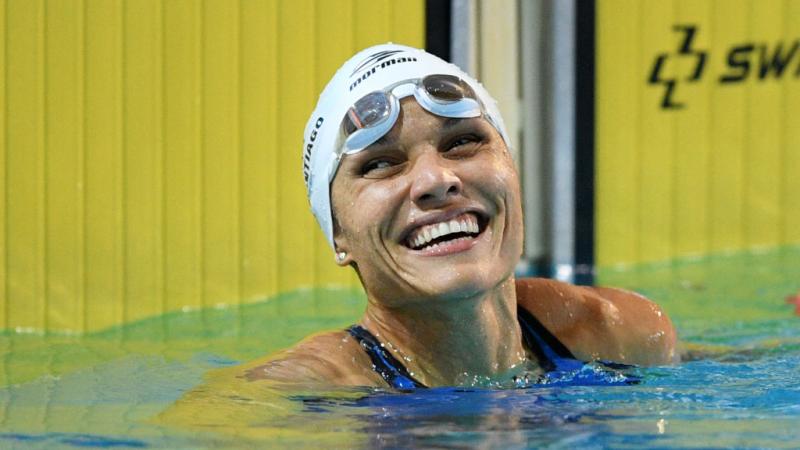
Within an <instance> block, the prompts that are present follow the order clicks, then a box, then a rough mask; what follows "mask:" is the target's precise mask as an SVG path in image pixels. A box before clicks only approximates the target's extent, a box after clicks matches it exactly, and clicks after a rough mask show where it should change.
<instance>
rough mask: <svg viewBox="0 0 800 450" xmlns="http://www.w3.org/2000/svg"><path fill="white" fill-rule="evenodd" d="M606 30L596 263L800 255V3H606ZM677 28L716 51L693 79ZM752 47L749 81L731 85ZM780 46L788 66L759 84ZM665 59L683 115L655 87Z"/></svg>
mask: <svg viewBox="0 0 800 450" xmlns="http://www.w3.org/2000/svg"><path fill="white" fill-rule="evenodd" d="M597 20H598V23H597V26H598V28H597V30H598V31H597V47H598V50H597V51H598V59H597V61H598V65H597V97H596V101H597V136H596V137H597V168H596V170H597V191H596V204H597V207H596V208H597V209H596V242H597V246H598V247H597V262H598V264H599V265H600V266H608V265H615V264H625V263H635V262H641V261H655V260H665V259H669V258H672V257H675V256H685V255H695V254H705V253H709V252H719V251H726V250H737V249H747V248H755V247H765V246H775V245H781V244H796V243H800V176H799V175H798V174H800V119H798V117H800V48H797V49H796V50H795V51H794V53H791V52H792V47H793V46H794V45H795V44H797V45H800V1H798V0H671V1H668V0H647V1H644V0H599V1H598V19H597ZM675 25H695V26H696V28H697V32H696V35H695V38H694V40H693V44H692V49H694V50H702V51H705V52H707V58H706V64H705V68H704V70H703V72H702V74H701V76H700V77H699V78H698V79H696V80H695V81H691V80H690V79H691V78H692V75H693V74H694V70H695V68H696V67H697V66H696V64H697V62H696V61H697V58H696V57H695V56H692V55H689V54H680V52H679V49H680V48H681V44H682V43H683V42H684V41H685V39H684V37H685V34H684V33H683V32H681V31H676V30H675V29H673V27H674V26H675ZM744 44H753V45H754V47H753V50H752V51H750V52H744V53H742V54H739V56H737V57H736V59H737V60H738V61H740V62H741V61H742V60H747V61H749V63H750V64H751V67H750V69H749V73H748V74H747V76H746V77H745V78H744V79H743V80H742V81H741V82H729V83H722V82H721V81H720V77H723V76H725V75H726V74H727V75H730V74H732V73H738V74H741V72H740V71H739V70H740V69H731V68H730V67H729V65H728V54H729V52H730V51H731V50H732V49H734V48H735V47H738V46H742V45H744ZM779 44H782V48H781V54H782V55H783V57H784V58H788V65H787V66H786V68H785V69H784V72H783V74H782V76H780V77H778V76H776V75H775V72H774V71H773V72H771V73H770V74H768V75H766V76H765V77H764V78H763V79H762V78H761V77H760V74H759V66H760V60H761V55H762V48H765V49H766V55H768V56H770V57H771V56H773V55H774V52H775V51H776V49H777V46H778V45H779ZM660 53H666V54H668V56H667V62H666V63H665V66H664V67H663V70H662V71H661V72H660V76H659V80H665V79H669V78H673V77H674V78H677V80H678V83H677V88H676V91H675V96H674V100H675V102H673V103H683V104H684V107H683V108H678V109H662V108H661V102H662V100H663V96H664V92H665V88H664V85H663V84H659V83H655V84H650V83H648V79H649V78H650V77H651V74H652V69H653V66H654V62H655V58H656V56H657V55H658V54H660ZM743 55H744V56H743ZM789 55H791V56H789ZM737 71H739V72H737Z"/></svg>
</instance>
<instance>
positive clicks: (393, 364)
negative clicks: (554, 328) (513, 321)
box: [347, 306, 583, 390]
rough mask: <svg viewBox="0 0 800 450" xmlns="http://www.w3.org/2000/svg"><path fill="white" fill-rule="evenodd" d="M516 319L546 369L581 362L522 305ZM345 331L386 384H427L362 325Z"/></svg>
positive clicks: (404, 386) (575, 365)
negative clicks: (415, 376)
mask: <svg viewBox="0 0 800 450" xmlns="http://www.w3.org/2000/svg"><path fill="white" fill-rule="evenodd" d="M517 318H518V320H519V325H520V328H521V330H522V338H523V339H524V341H525V345H526V347H528V350H530V351H531V352H532V353H533V354H534V355H536V358H537V359H538V362H539V364H540V365H541V366H542V368H543V369H544V370H545V372H553V371H568V370H575V369H576V368H579V367H580V366H582V365H583V363H582V362H581V361H578V360H576V359H575V356H573V355H572V352H570V351H569V349H567V347H565V346H564V344H562V343H561V342H560V341H559V340H558V339H557V338H556V337H555V336H553V334H552V333H550V332H549V331H547V329H546V328H545V327H544V325H542V323H541V322H539V321H538V320H537V319H536V318H535V317H533V315H532V314H531V313H530V312H528V311H527V310H526V309H525V308H522V307H521V306H519V307H517ZM347 332H348V333H350V335H351V336H353V337H354V338H355V339H356V340H357V341H358V343H359V344H361V347H362V348H363V349H364V351H365V352H367V355H368V356H369V359H370V360H371V361H372V367H373V369H374V370H375V372H378V374H380V376H381V377H383V379H384V380H386V382H387V383H389V386H391V387H393V388H395V389H399V390H413V389H414V388H424V387H426V386H425V385H424V384H422V383H420V382H419V381H417V380H416V379H415V378H414V377H413V376H412V375H411V374H410V373H409V372H408V369H406V368H405V366H404V365H403V363H401V362H400V361H398V360H397V359H396V358H395V357H394V356H392V354H391V353H389V352H388V351H386V348H385V347H384V346H383V345H382V344H381V343H380V342H379V341H378V339H376V338H375V336H373V335H372V333H370V332H369V331H367V330H366V329H365V328H363V327H361V326H359V325H353V326H351V327H350V328H348V329H347Z"/></svg>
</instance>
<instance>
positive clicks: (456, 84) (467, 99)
mask: <svg viewBox="0 0 800 450" xmlns="http://www.w3.org/2000/svg"><path fill="white" fill-rule="evenodd" d="M410 95H413V96H414V98H415V99H416V100H417V103H419V105H420V106H422V107H423V108H425V109H426V110H428V111H429V112H431V113H433V114H436V115H437V116H442V117H452V118H458V119H464V118H470V117H480V116H481V114H483V106H482V105H481V103H480V101H479V100H478V97H477V96H476V95H475V91H473V90H472V88H471V87H470V86H469V84H467V82H466V81H464V80H462V79H461V78H459V77H456V76H453V75H440V74H437V75H428V76H426V77H424V78H418V79H412V80H404V81H400V82H398V83H395V84H393V85H391V86H388V87H387V88H385V89H383V90H380V91H373V92H370V93H369V94H367V95H365V96H363V97H361V98H360V99H359V100H358V101H356V102H355V104H353V106H352V107H350V109H349V110H348V111H347V114H345V117H344V119H343V120H342V132H343V134H344V136H345V141H344V145H343V146H342V147H340V149H339V155H338V156H339V157H341V156H342V155H350V154H353V153H358V152H360V151H361V150H363V149H365V148H366V147H368V146H369V145H371V144H373V143H375V141H377V140H378V139H380V138H381V137H383V136H384V135H385V134H386V133H388V132H389V130H391V129H392V127H393V126H394V123H395V122H396V121H397V118H398V117H399V115H400V99H402V98H405V97H408V96H410Z"/></svg>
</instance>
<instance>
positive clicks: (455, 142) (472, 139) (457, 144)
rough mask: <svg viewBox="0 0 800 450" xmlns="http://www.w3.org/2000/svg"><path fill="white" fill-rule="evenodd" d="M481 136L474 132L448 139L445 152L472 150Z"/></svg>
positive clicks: (481, 140)
mask: <svg viewBox="0 0 800 450" xmlns="http://www.w3.org/2000/svg"><path fill="white" fill-rule="evenodd" d="M481 142H483V138H482V137H480V136H478V135H475V134H463V135H459V136H456V137H455V138H454V139H452V140H450V142H448V143H447V145H446V146H445V152H448V153H460V152H470V151H474V150H475V149H476V148H477V146H478V144H480V143H481Z"/></svg>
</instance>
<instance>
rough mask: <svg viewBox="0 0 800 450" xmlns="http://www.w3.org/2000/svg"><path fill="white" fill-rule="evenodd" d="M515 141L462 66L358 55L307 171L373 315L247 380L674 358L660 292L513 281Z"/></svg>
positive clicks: (417, 379) (396, 55)
mask: <svg viewBox="0 0 800 450" xmlns="http://www.w3.org/2000/svg"><path fill="white" fill-rule="evenodd" d="M508 142H509V141H508V138H507V133H506V131H505V128H504V125H503V121H502V118H501V117H500V114H499V112H498V110H497V108H496V105H495V102H494V100H493V99H492V98H491V97H490V96H489V94H488V93H487V92H486V90H485V89H484V88H483V87H482V86H481V85H480V84H479V83H478V82H477V81H475V80H474V79H472V78H471V77H469V76H468V75H467V74H465V73H463V72H462V71H461V70H459V69H458V68H457V67H455V66H453V65H451V64H448V63H446V62H444V61H442V60H440V59H439V58H436V57H435V56H433V55H430V54H428V53H426V52H424V51H422V50H418V49H413V48H409V47H405V46H400V45H393V44H386V45H379V46H375V47H372V48H368V49H366V50H363V51H362V52H360V53H358V54H356V55H355V56H354V57H352V58H351V59H350V60H349V61H347V62H346V63H345V64H344V66H343V67H342V68H341V69H340V70H339V71H338V72H337V73H336V74H335V76H334V77H333V79H332V80H331V81H330V82H329V84H328V85H327V87H326V88H325V90H324V91H323V93H322V95H321V96H320V99H319V102H318V104H317V107H316V110H315V111H314V113H313V114H312V116H311V118H310V120H309V122H308V126H307V127H306V132H305V146H304V157H303V163H304V175H305V178H306V186H307V189H308V193H309V199H310V202H311V207H312V211H313V212H314V215H315V216H316V218H317V220H318V221H319V223H320V225H321V227H322V229H323V231H324V232H325V234H326V236H327V238H328V240H329V242H330V244H331V246H332V247H333V249H334V252H335V258H336V262H337V263H338V264H339V265H340V266H351V267H353V268H354V269H355V270H356V272H357V273H358V275H359V277H360V279H361V282H362V284H363V286H364V289H365V291H366V294H367V299H368V304H367V309H366V312H365V314H364V317H363V319H362V320H361V322H360V323H359V324H358V325H354V326H353V327H351V328H349V329H348V330H342V331H335V332H329V333H324V334H319V335H315V336H312V337H310V338H308V339H306V340H305V341H303V342H301V343H300V344H298V345H297V346H295V347H294V348H292V349H289V350H287V351H284V352H282V353H280V354H278V355H276V356H274V357H272V358H270V359H269V360H268V361H267V362H260V363H257V364H254V365H252V366H251V367H250V368H249V369H247V378H248V379H253V380H254V379H270V380H275V381H281V382H292V383H298V382H300V383H306V384H307V383H319V384H333V385H361V386H387V384H388V385H389V386H392V387H395V388H399V389H407V388H413V387H422V386H444V385H475V384H491V383H496V384H498V385H504V384H507V383H520V380H523V381H525V380H527V381H536V380H541V379H544V378H545V377H546V376H547V374H548V373H552V372H558V371H564V370H569V369H570V368H575V367H576V364H575V363H576V362H577V361H594V360H604V361H612V362H618V363H625V364H634V365H651V364H664V363H670V362H672V361H673V360H674V359H675V341H676V338H675V331H674V329H673V327H672V324H671V323H670V320H669V319H668V318H667V316H666V315H665V314H664V313H663V312H662V311H661V310H660V309H659V308H658V306H656V305H655V304H653V303H651V302H650V301H648V300H647V299H645V298H643V297H641V296H639V295H637V294H634V293H630V292H625V291H622V290H617V289H609V288H589V287H577V286H572V285H569V284H565V283H560V282H556V281H552V280H544V279H523V280H515V278H514V267H515V266H516V264H517V262H518V261H519V258H520V255H521V253H522V240H523V239H522V237H523V224H522V210H521V196H520V187H519V180H518V176H517V173H516V170H515V166H514V163H513V161H512V158H511V156H510V154H509V151H508ZM581 364H582V363H580V364H578V365H577V366H580V365H581Z"/></svg>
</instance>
